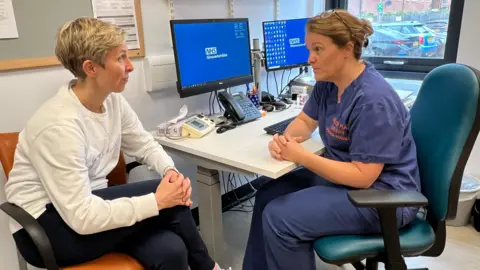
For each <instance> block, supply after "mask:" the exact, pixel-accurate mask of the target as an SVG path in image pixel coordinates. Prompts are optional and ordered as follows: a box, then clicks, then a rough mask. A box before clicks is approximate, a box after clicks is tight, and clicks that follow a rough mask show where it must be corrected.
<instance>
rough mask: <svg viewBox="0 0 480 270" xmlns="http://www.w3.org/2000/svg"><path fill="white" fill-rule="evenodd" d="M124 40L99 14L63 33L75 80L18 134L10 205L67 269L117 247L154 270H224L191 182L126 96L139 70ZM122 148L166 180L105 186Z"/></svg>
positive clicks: (22, 238)
mask: <svg viewBox="0 0 480 270" xmlns="http://www.w3.org/2000/svg"><path fill="white" fill-rule="evenodd" d="M125 35H126V34H125V32H123V30H122V29H120V28H118V27H116V26H115V25H113V24H109V23H106V22H103V21H101V20H98V19H94V18H79V19H77V20H74V21H72V22H69V23H66V24H65V25H64V26H63V27H62V28H61V29H60V30H59V32H58V36H57V41H56V47H55V53H56V56H57V58H58V60H59V61H60V62H61V63H62V64H63V66H64V67H65V68H67V69H68V70H69V71H70V72H71V73H72V74H73V75H74V76H75V79H73V80H72V81H70V82H69V83H68V84H67V85H65V86H63V87H61V88H60V90H59V92H58V93H57V94H56V95H55V96H54V97H53V98H51V99H50V100H49V101H47V102H46V103H45V104H44V105H43V106H42V107H41V108H40V109H39V110H38V111H37V112H36V113H35V114H34V115H33V117H32V118H31V119H30V120H29V122H28V123H27V125H26V127H25V129H24V130H23V131H22V132H21V133H20V137H19V143H18V145H17V149H16V152H15V162H14V166H13V169H12V171H11V173H10V175H9V181H8V182H7V184H6V187H5V191H6V195H7V200H8V201H9V202H10V203H13V204H15V205H18V206H19V207H21V208H23V209H24V210H25V211H27V212H28V213H29V214H30V215H32V216H33V217H34V218H36V219H37V220H38V222H39V223H40V225H41V226H42V227H43V228H44V230H45V232H46V234H47V235H48V237H49V239H50V242H51V245H52V247H53V250H54V253H55V257H56V260H57V263H58V264H59V265H60V266H62V267H65V266H70V265H75V264H79V263H84V262H86V261H90V260H93V259H95V258H98V257H100V256H102V255H104V254H106V253H109V252H113V251H116V252H123V253H126V254H128V255H130V256H132V257H134V258H135V259H137V260H138V261H139V262H140V263H142V265H144V266H145V268H147V269H175V270H187V269H188V267H189V266H190V268H191V269H192V270H195V269H199V270H211V269H219V267H218V265H216V264H215V262H214V261H213V260H212V259H211V258H210V256H209V254H208V252H207V249H206V246H205V244H204V243H203V241H202V239H201V237H200V235H199V233H198V231H197V229H196V226H195V223H194V221H193V218H192V215H191V212H190V209H189V206H191V204H192V202H191V200H190V195H191V186H190V180H189V179H188V178H184V176H183V175H182V174H180V173H179V172H178V171H177V170H176V169H175V166H174V163H173V161H172V159H171V158H170V157H169V156H168V155H167V153H166V152H165V151H164V150H163V148H162V147H161V146H160V145H159V144H158V143H156V142H155V141H154V139H153V137H152V136H151V134H150V133H148V132H147V131H145V130H144V129H143V127H142V124H141V122H140V121H139V119H138V117H137V115H136V114H135V112H134V111H133V110H132V109H131V107H130V106H129V105H128V103H127V102H126V100H125V99H124V98H123V96H122V95H121V94H120V93H121V92H122V91H123V90H124V88H125V85H126V84H127V82H128V75H129V73H130V72H132V71H133V65H132V62H130V60H129V58H128V55H127V46H126V44H125ZM120 150H122V151H123V152H124V153H125V154H127V155H129V156H133V157H135V158H137V159H138V160H139V161H140V162H142V163H144V164H145V165H147V166H148V167H149V168H150V169H153V170H155V171H156V172H158V173H159V174H160V175H162V177H163V179H162V180H161V181H159V180H157V181H143V182H138V183H135V184H126V185H121V186H115V187H107V179H106V176H107V175H108V174H109V173H110V172H111V171H112V170H113V168H114V167H115V166H116V164H117V162H118V158H119V154H120ZM11 229H12V232H13V236H14V239H15V241H16V243H17V246H18V248H19V250H20V252H21V254H22V255H23V256H24V257H25V259H26V260H27V261H28V262H29V263H30V264H32V265H35V266H42V265H43V262H42V260H41V257H40V255H39V253H38V251H37V249H36V248H35V246H34V245H33V242H32V240H31V239H30V238H29V236H28V235H27V233H26V232H25V230H24V229H23V228H21V226H19V225H18V223H16V222H14V221H13V220H12V224H11Z"/></svg>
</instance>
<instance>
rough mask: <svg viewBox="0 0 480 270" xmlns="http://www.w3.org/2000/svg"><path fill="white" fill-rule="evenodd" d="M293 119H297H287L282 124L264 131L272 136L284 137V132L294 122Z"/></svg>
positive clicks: (274, 125)
mask: <svg viewBox="0 0 480 270" xmlns="http://www.w3.org/2000/svg"><path fill="white" fill-rule="evenodd" d="M293 119H295V117H292V118H288V119H285V120H283V121H281V122H278V123H275V124H273V125H270V126H268V127H265V128H264V130H265V131H266V132H267V134H270V135H275V134H278V135H283V132H285V129H287V127H288V125H289V124H290V123H291V122H292V121H293Z"/></svg>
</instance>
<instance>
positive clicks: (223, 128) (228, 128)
mask: <svg viewBox="0 0 480 270" xmlns="http://www.w3.org/2000/svg"><path fill="white" fill-rule="evenodd" d="M234 128H235V125H224V126H220V127H219V128H217V134H222V133H224V132H225V131H227V130H230V129H234Z"/></svg>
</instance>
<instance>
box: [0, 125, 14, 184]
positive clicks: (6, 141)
mask: <svg viewBox="0 0 480 270" xmlns="http://www.w3.org/2000/svg"><path fill="white" fill-rule="evenodd" d="M17 143H18V132H12V133H0V163H2V167H3V172H4V173H5V177H6V178H7V179H8V174H9V173H10V171H11V170H12V168H13V156H14V155H15V149H16V148H17Z"/></svg>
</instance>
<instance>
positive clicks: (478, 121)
mask: <svg viewBox="0 0 480 270" xmlns="http://www.w3.org/2000/svg"><path fill="white" fill-rule="evenodd" d="M479 75H480V72H479V71H478V70H476V69H474V68H471V67H468V66H465V65H461V64H446V65H443V66H440V67H438V68H436V69H434V70H432V71H431V72H430V73H429V74H428V75H427V76H426V77H425V79H424V81H423V83H422V86H421V88H420V91H419V93H418V96H417V99H416V101H415V103H414V104H413V106H412V108H411V110H410V114H411V117H412V133H413V137H414V139H415V143H416V145H417V155H418V164H419V169H420V178H421V182H422V193H423V194H424V195H425V196H426V197H427V198H428V201H429V203H428V206H427V217H428V220H429V222H430V223H431V224H432V223H435V224H436V225H438V224H442V223H443V221H445V220H446V219H451V218H454V217H455V216H456V213H457V203H458V198H459V193H460V186H461V182H462V176H463V172H464V168H465V165H466V163H467V160H468V157H469V156H470V153H471V151H472V148H473V145H474V143H475V140H476V138H477V135H478V132H479V130H480V114H479V112H480V106H479V104H480V102H479V101H480V79H479V78H480V76H479Z"/></svg>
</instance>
